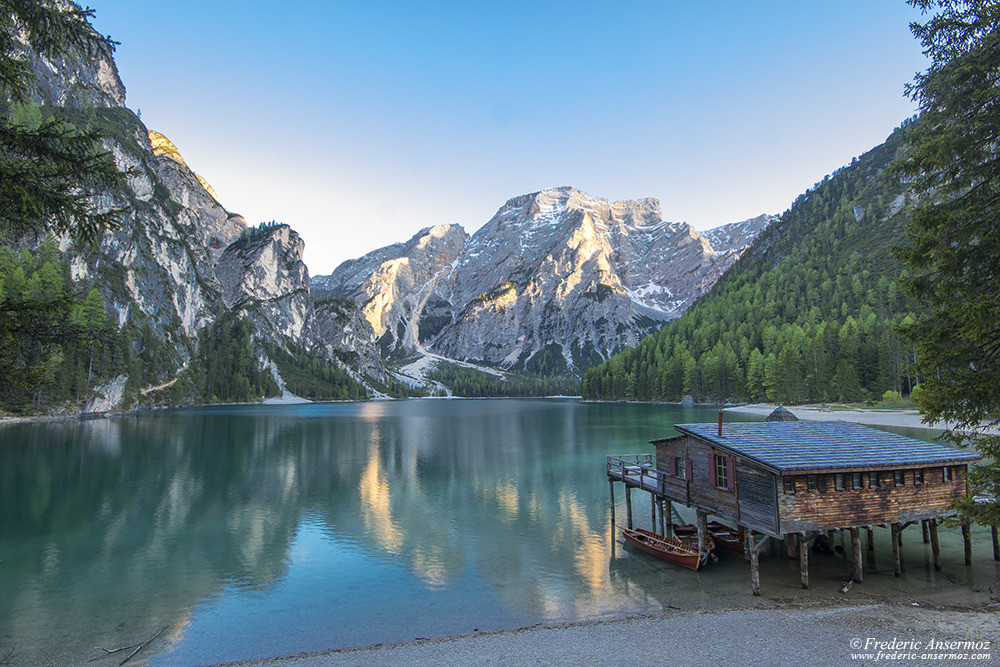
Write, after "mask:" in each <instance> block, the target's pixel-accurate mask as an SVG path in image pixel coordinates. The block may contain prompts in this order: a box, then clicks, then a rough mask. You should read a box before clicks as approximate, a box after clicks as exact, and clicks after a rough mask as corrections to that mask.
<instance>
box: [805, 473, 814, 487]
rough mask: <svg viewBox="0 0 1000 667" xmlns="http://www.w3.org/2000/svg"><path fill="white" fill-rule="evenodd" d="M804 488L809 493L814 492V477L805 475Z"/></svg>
mask: <svg viewBox="0 0 1000 667" xmlns="http://www.w3.org/2000/svg"><path fill="white" fill-rule="evenodd" d="M806 487H807V488H808V489H809V490H810V491H815V490H816V475H806Z"/></svg>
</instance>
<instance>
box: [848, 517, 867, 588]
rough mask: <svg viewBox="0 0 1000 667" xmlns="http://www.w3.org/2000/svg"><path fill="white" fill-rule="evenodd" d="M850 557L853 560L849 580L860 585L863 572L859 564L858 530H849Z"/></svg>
mask: <svg viewBox="0 0 1000 667" xmlns="http://www.w3.org/2000/svg"><path fill="white" fill-rule="evenodd" d="M851 557H852V558H853V559H854V572H853V573H852V574H851V578H852V579H853V580H854V581H855V582H857V583H859V584H860V583H861V582H862V581H864V570H863V568H862V562H861V530H860V529H858V528H851Z"/></svg>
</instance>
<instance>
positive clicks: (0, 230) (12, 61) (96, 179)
mask: <svg viewBox="0 0 1000 667" xmlns="http://www.w3.org/2000/svg"><path fill="white" fill-rule="evenodd" d="M93 13H94V12H93V10H90V9H87V10H81V9H79V8H76V7H70V8H66V9H63V8H60V7H57V6H56V5H55V3H51V2H45V1H43V0H0V109H6V113H0V234H2V235H3V236H7V237H9V238H11V237H12V238H18V237H20V236H22V235H24V234H25V233H27V232H35V233H41V232H44V231H45V230H46V229H52V230H53V231H55V232H57V233H64V232H68V233H70V234H72V235H73V236H74V237H75V238H76V239H78V240H80V241H84V242H90V241H94V240H96V239H97V238H98V237H99V236H100V234H102V233H103V232H104V230H106V229H108V228H109V227H113V226H114V225H116V224H118V221H119V217H120V214H121V211H120V210H118V209H112V210H110V211H101V210H99V209H97V208H96V207H95V205H94V203H93V201H92V195H93V194H94V193H95V192H96V191H98V190H101V189H107V188H111V187H116V186H119V185H121V184H122V183H124V181H123V176H122V174H121V173H120V172H119V171H118V169H117V168H116V167H115V163H114V160H113V159H112V158H111V155H110V153H108V152H107V151H105V150H104V149H103V147H102V145H101V143H100V140H101V138H102V136H101V135H100V134H99V133H97V132H92V131H80V130H77V129H76V128H75V127H74V126H72V125H70V124H68V123H65V122H62V121H60V120H57V119H49V120H42V117H41V115H40V114H38V113H37V110H32V111H31V112H23V111H21V112H20V114H18V110H19V109H23V108H24V107H25V106H28V107H31V106H32V102H31V99H30V97H29V92H30V89H31V84H32V82H33V81H34V74H33V72H32V71H31V67H30V65H29V63H28V62H26V61H25V60H23V59H21V58H18V57H17V53H18V49H19V46H18V41H17V40H16V38H15V35H22V36H24V37H25V38H26V39H27V41H28V43H29V44H30V45H31V48H33V49H35V50H36V51H37V52H38V53H39V54H41V55H43V56H46V57H53V56H58V55H64V54H68V53H71V52H80V53H83V54H86V55H87V56H90V57H110V56H111V53H112V52H113V51H114V46H115V43H114V42H113V41H111V39H110V38H108V37H102V36H101V35H99V34H98V33H96V32H95V31H94V30H93V28H91V26H90V24H89V23H88V22H87V19H88V18H89V17H91V16H92V15H93Z"/></svg>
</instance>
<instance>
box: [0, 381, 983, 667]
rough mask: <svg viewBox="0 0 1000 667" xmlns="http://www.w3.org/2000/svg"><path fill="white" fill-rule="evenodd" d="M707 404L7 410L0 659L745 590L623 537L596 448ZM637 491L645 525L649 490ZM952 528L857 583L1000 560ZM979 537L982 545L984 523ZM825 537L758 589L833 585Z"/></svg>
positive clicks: (164, 658) (222, 650)
mask: <svg viewBox="0 0 1000 667" xmlns="http://www.w3.org/2000/svg"><path fill="white" fill-rule="evenodd" d="M716 414H717V413H716V411H715V410H714V409H711V408H692V409H682V408H679V407H676V406H662V405H624V404H599V403H583V402H580V401H577V400H572V399H549V400H492V401H488V400H483V401H480V400H411V401H395V402H368V403H338V404H310V405H299V406H234V407H213V408H198V409H189V410H173V411H164V412H151V413H143V414H139V415H135V416H128V417H121V418H113V419H101V420H93V421H83V422H75V421H74V422H60V423H39V424H20V425H7V426H4V427H2V428H0V475H2V485H0V511H2V514H0V516H2V517H3V522H2V525H0V658H2V657H3V656H4V655H6V654H7V653H8V651H10V650H13V651H14V653H13V656H12V659H11V662H12V663H13V664H79V663H83V662H86V661H87V660H89V659H90V658H94V657H97V656H99V655H100V652H99V651H96V649H95V647H105V648H117V647H120V646H126V645H131V644H135V643H139V642H142V641H144V640H146V639H148V638H150V637H152V636H153V635H154V634H155V633H157V632H158V631H159V630H161V629H164V632H163V634H162V636H161V637H160V638H159V639H158V640H157V641H156V642H155V643H154V644H153V645H152V646H151V651H150V653H151V654H152V657H151V662H152V664H163V665H175V664H184V665H187V664H202V663H210V662H218V661H223V660H236V659H242V658H253V657H264V656H274V655H287V654H292V653H298V652H303V651H318V650H324V649H331V648H340V647H346V646H357V645H366V644H373V643H380V642H393V641H405V640H410V639H414V638H418V637H430V636H440V635H450V634H464V633H470V632H475V631H486V630H494V629H499V628H511V627H523V626H529V625H534V624H536V623H553V622H563V621H576V620H584V619H597V618H609V617H617V616H623V615H627V614H634V613H659V612H662V611H665V610H670V609H675V608H676V609H700V608H715V607H725V606H732V605H734V604H737V605H738V604H747V603H748V598H749V596H748V590H749V576H748V572H747V568H746V565H745V563H743V561H742V559H738V558H732V557H727V556H725V555H723V556H722V557H720V559H719V561H718V562H717V563H713V564H711V566H709V567H708V568H706V569H704V570H702V571H700V572H698V573H693V572H689V571H687V570H682V569H680V568H677V567H675V566H672V565H670V564H668V563H663V562H660V561H656V560H653V559H650V558H648V557H647V556H645V555H643V554H641V553H638V552H633V551H631V550H630V549H627V548H623V546H622V544H621V543H620V537H618V538H617V539H612V532H611V525H610V499H609V495H608V482H607V478H606V476H605V472H604V463H605V456H606V455H608V454H622V453H648V452H651V451H652V448H651V447H650V445H649V444H648V441H649V440H651V439H654V438H660V437H664V436H668V435H672V434H673V433H674V431H673V429H672V425H673V424H674V423H682V422H699V421H714V420H715V418H716ZM727 419H729V420H732V421H735V420H738V418H736V417H733V416H732V415H728V416H727ZM621 491H622V489H621V486H620V485H619V486H618V488H617V494H616V501H617V505H618V510H617V516H618V518H619V520H620V521H621V520H624V508H623V497H622V496H623V495H624V494H622V492H621ZM634 504H635V507H636V511H635V515H636V517H637V523H638V525H639V526H640V527H644V526H645V527H648V524H649V522H650V512H649V500H648V496H647V495H645V494H636V496H635V498H634ZM953 532H956V531H953ZM943 533H944V534H943V535H942V542H943V547H942V548H943V559H944V561H945V563H944V564H945V568H944V570H943V572H942V573H935V572H933V570H931V569H930V568H929V566H927V561H926V558H928V556H926V555H925V551H926V550H925V549H924V546H923V544H922V543H920V539H919V529H917V532H916V533H915V534H914V533H912V529H911V531H908V532H907V534H906V535H907V537H908V538H909V539H910V540H913V544H912V546H910V545H909V544H908V545H907V551H906V555H907V557H908V560H907V565H908V567H907V572H906V573H905V576H904V577H903V578H902V579H896V578H894V577H892V576H891V564H890V563H889V562H888V559H887V558H886V557H885V556H886V554H887V553H888V538H887V537H885V538H882V537H881V536H880V537H879V539H880V540H881V539H884V541H885V546H884V547H880V548H881V555H882V562H881V563H879V562H877V561H875V562H872V563H871V565H870V566H871V568H872V575H871V576H870V577H868V578H866V582H865V588H866V590H871V591H877V592H878V594H879V595H883V594H893V595H900V594H903V593H906V591H908V590H909V588H911V587H912V588H914V589H917V588H919V589H920V590H921V591H923V592H926V591H928V590H935V589H941V588H944V589H947V588H948V587H952V588H954V587H958V589H957V590H961V587H963V586H964V587H968V586H975V585H977V582H978V581H980V580H983V579H984V578H985V579H988V578H989V577H994V578H995V576H996V570H995V568H993V566H992V565H991V563H992V560H990V561H988V562H987V561H985V560H984V561H983V562H982V563H980V564H977V566H976V568H965V567H964V566H962V565H961V563H960V561H961V546H960V538H955V537H954V536H952V535H950V534H949V533H948V532H947V531H943ZM956 533H957V532H956ZM984 535H985V537H984ZM975 537H976V549H977V552H978V554H979V555H983V556H984V555H985V551H986V549H987V547H984V546H983V545H984V544H986V543H988V541H989V537H988V533H983V532H982V531H977V532H976V536H975ZM955 545H957V548H954V547H955ZM876 553H878V551H877V552H876ZM829 558H830V561H829V562H828V563H827V565H826V567H824V566H823V561H822V560H817V562H816V565H815V566H814V574H813V577H814V582H815V584H814V586H813V589H811V590H810V591H807V592H802V591H801V590H800V588H799V586H798V564H797V563H796V562H792V561H786V560H784V559H781V558H777V557H775V558H765V559H764V560H763V561H762V584H763V588H764V591H765V594H766V595H767V594H769V595H771V596H772V597H771V598H770V599H772V600H773V599H776V598H775V596H777V597H779V598H782V599H785V598H787V599H795V600H799V599H802V596H803V595H806V596H808V595H810V594H812V595H819V596H822V595H825V594H829V591H832V590H834V589H835V588H837V587H839V585H840V583H841V582H842V577H843V576H844V572H849V571H850V565H849V564H848V563H846V561H843V559H840V560H838V559H837V558H836V557H833V556H831V557H829ZM879 565H881V566H882V568H883V569H882V570H879ZM886 567H888V568H889V570H890V572H889V575H888V576H886V575H885V572H884V569H885V568H886ZM991 568H992V569H991ZM880 587H881V588H880ZM901 587H906V588H901ZM119 661H120V660H118V661H114V662H112V661H111V660H103V661H100V662H97V663H95V664H98V665H100V664H117V662H119Z"/></svg>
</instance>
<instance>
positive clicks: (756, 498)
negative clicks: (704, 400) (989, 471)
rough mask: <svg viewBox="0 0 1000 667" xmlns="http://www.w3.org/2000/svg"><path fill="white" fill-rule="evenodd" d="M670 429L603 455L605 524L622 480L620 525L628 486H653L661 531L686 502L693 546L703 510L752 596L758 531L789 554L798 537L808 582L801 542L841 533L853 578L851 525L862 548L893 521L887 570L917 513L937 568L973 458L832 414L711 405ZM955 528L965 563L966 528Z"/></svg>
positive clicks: (703, 526)
mask: <svg viewBox="0 0 1000 667" xmlns="http://www.w3.org/2000/svg"><path fill="white" fill-rule="evenodd" d="M674 428H675V429H676V430H677V431H678V432H679V433H680V435H677V436H674V437H669V438H664V439H662V440H654V441H652V443H651V444H653V445H654V446H655V447H656V454H655V455H652V454H647V455H638V456H635V455H633V456H609V457H608V459H607V474H608V480H609V482H610V486H611V506H612V522H614V484H615V482H622V483H624V485H625V493H626V508H627V511H628V517H627V521H628V527H629V528H632V504H631V490H632V489H641V490H643V491H647V492H649V493H650V494H651V497H652V514H653V525H654V528H653V530H654V531H655V530H656V528H655V526H656V512H657V509H659V515H660V517H659V518H660V532H661V534H664V535H666V534H667V530H668V528H669V526H668V525H667V524H669V517H670V516H671V511H670V504H671V503H681V504H683V505H685V506H687V507H691V508H694V509H695V510H696V515H697V527H698V538H699V547H700V546H701V545H704V544H705V543H706V542H705V540H706V539H707V517H708V515H713V516H715V517H718V518H719V519H720V520H722V521H723V522H727V523H729V524H731V525H732V526H736V527H738V528H739V530H740V531H741V534H742V535H743V539H744V551H745V553H746V555H747V557H748V559H749V560H750V565H751V581H752V591H753V593H754V595H759V594H760V574H759V568H758V557H759V553H760V550H761V547H762V546H763V545H764V543H765V542H766V541H767V540H768V538H774V539H778V540H784V542H785V548H786V550H787V552H788V555H789V556H790V557H794V551H795V546H794V540H795V539H798V557H799V560H800V568H801V578H802V586H803V588H808V585H809V570H808V562H809V561H808V553H809V543H810V542H812V541H813V540H815V539H816V538H817V537H819V536H820V535H823V534H824V533H826V534H827V535H831V534H832V533H833V532H836V531H850V534H851V546H852V551H853V561H854V572H853V579H854V581H857V582H861V581H862V578H863V570H862V553H861V538H860V531H861V530H862V529H864V530H866V531H867V538H868V548H869V549H871V548H872V529H873V528H874V527H876V526H881V527H888V528H889V529H890V530H891V543H892V546H893V557H894V561H895V573H896V576H899V574H900V569H901V554H900V535H901V533H902V531H903V529H905V528H906V527H907V526H910V525H912V524H914V523H917V522H920V523H921V524H922V527H923V529H924V541H925V542H926V541H930V543H931V548H932V551H933V555H934V566H935V568H937V569H940V553H939V547H938V539H937V520H938V519H939V518H941V517H946V516H953V515H954V511H953V510H951V509H950V504H951V501H952V499H953V498H954V497H955V496H960V495H966V494H967V493H968V485H967V482H966V470H967V466H968V465H969V464H970V463H972V462H975V461H978V460H979V459H980V457H979V456H978V455H977V454H975V453H973V452H969V451H963V450H958V449H952V448H948V447H944V446H942V445H937V444H933V443H928V442H923V441H921V440H915V439H913V438H907V437H904V436H901V435H896V434H893V433H887V432H885V431H880V430H877V429H874V428H868V427H866V426H860V425H857V424H851V423H847V422H839V421H830V422H818V421H774V422H749V423H726V424H723V420H722V413H721V412H720V413H719V423H718V425H716V424H678V425H676V426H675V427H674ZM665 517H667V518H668V519H666V520H665ZM962 530H963V535H964V537H965V559H966V563H967V564H969V563H971V540H970V534H969V526H968V525H967V524H966V525H963V527H962ZM995 541H996V531H995V530H994V542H995ZM994 546H996V545H994ZM994 551H996V548H994Z"/></svg>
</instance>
